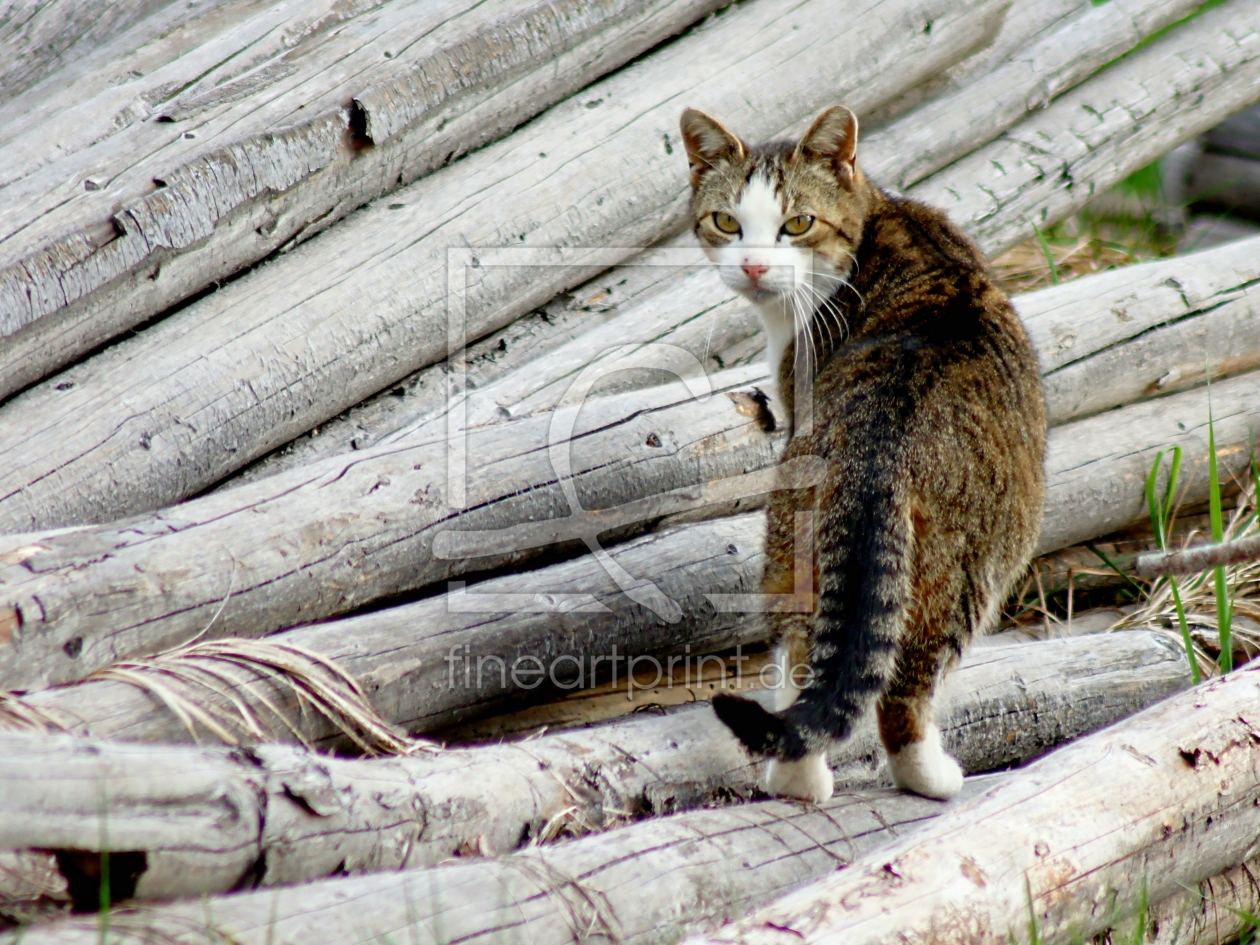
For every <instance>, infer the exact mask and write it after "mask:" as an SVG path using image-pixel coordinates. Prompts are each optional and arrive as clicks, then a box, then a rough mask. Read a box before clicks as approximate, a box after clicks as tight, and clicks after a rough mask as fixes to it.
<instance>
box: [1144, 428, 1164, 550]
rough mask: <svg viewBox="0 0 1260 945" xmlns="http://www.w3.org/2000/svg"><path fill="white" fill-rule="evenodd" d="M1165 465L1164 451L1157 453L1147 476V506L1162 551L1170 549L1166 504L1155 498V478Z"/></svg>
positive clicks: (1152, 527)
mask: <svg viewBox="0 0 1260 945" xmlns="http://www.w3.org/2000/svg"><path fill="white" fill-rule="evenodd" d="M1163 465H1164V451H1163V450H1160V451H1159V452H1158V453H1156V454H1155V462H1154V463H1152V464H1151V474H1150V475H1149V476H1147V477H1146V507H1147V509H1148V510H1149V512H1150V515H1151V530H1152V531H1153V532H1154V533H1155V541H1156V542H1157V543H1158V544H1159V550H1160V551H1167V550H1168V543H1167V542H1166V541H1165V540H1164V506H1163V503H1161V502H1160V501H1159V500H1158V499H1156V498H1155V480H1156V479H1158V478H1159V469H1160V467H1161V466H1163Z"/></svg>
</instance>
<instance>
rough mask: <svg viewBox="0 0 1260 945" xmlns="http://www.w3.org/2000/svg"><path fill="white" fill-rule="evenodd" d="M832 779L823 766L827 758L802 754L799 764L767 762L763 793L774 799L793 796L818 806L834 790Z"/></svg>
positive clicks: (825, 766) (821, 753) (797, 762)
mask: <svg viewBox="0 0 1260 945" xmlns="http://www.w3.org/2000/svg"><path fill="white" fill-rule="evenodd" d="M835 786H836V785H835V778H833V777H832V775H831V769H830V768H828V767H827V755H826V753H823V752H820V753H818V754H816V755H806V756H805V757H804V758H802V759H801V760H800V761H780V760H779V759H778V758H774V759H771V761H770V764H769V766H768V767H767V768H766V792H767V793H769V794H774V795H776V796H778V797H797V798H800V799H801V800H803V801H813V802H814V803H815V804H821V803H822V802H823V801H825V800H827V798H829V797H831V794H832V792H833V791H834V790H835Z"/></svg>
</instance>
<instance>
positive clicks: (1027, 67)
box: [867, 0, 1202, 190]
mask: <svg viewBox="0 0 1260 945" xmlns="http://www.w3.org/2000/svg"><path fill="white" fill-rule="evenodd" d="M1201 5H1202V4H1201V2H1200V0H1128V2H1111V3H1107V4H1105V5H1103V6H1095V7H1091V8H1086V10H1085V11H1084V13H1083V14H1082V15H1080V16H1078V17H1076V18H1074V19H1073V20H1071V21H1069V22H1067V23H1065V24H1063V25H1062V26H1061V27H1060V28H1059V29H1057V30H1055V31H1054V32H1052V33H1050V34H1049V35H1048V36H1043V37H1040V38H1038V40H1037V41H1035V42H1034V43H1032V44H1030V45H1029V46H1028V47H1027V48H1025V49H1021V50H1019V51H1018V52H1017V53H1015V54H1014V55H1012V56H1011V57H1010V59H1009V60H1007V61H1006V62H1003V63H1001V64H1000V65H998V66H997V67H996V68H994V69H993V70H991V71H989V72H986V73H985V74H983V75H980V76H977V77H975V78H974V79H973V80H972V81H971V83H969V84H968V85H967V86H966V87H965V88H962V89H958V90H956V91H954V92H952V93H950V94H946V95H943V96H941V97H939V98H935V99H933V100H931V101H930V102H928V103H926V104H925V105H923V106H921V107H920V108H919V109H917V110H916V111H913V112H911V113H910V114H909V115H908V116H906V117H907V119H909V120H902V121H899V122H897V123H896V125H894V126H893V127H891V128H888V129H885V130H882V131H877V132H876V133H875V134H874V135H872V136H870V137H869V138H867V147H868V148H869V149H870V151H871V153H873V154H874V155H876V158H875V160H874V161H873V162H872V163H871V164H870V165H869V167H868V170H869V172H870V173H871V174H872V175H873V176H874V177H875V179H876V180H879V181H880V182H881V183H883V184H885V185H886V186H888V187H892V188H894V189H897V190H904V189H906V188H908V187H910V186H911V185H912V184H916V183H918V182H919V181H921V180H923V179H924V178H925V177H927V176H929V175H930V174H933V173H935V172H936V171H939V170H940V169H941V168H943V167H945V166H946V165H947V164H950V163H951V162H953V161H955V160H957V159H959V158H961V157H963V156H964V155H966V154H970V153H971V152H972V151H975V150H976V149H977V148H979V147H982V146H983V145H986V144H988V143H989V142H990V141H992V140H993V139H994V138H996V137H997V136H998V135H999V134H1001V133H1002V132H1004V131H1006V129H1008V128H1010V127H1011V126H1012V125H1014V124H1015V123H1016V122H1017V121H1019V120H1021V119H1023V118H1024V117H1025V116H1027V115H1028V114H1030V113H1034V112H1036V111H1038V110H1040V109H1042V108H1045V107H1046V106H1047V105H1049V104H1050V102H1052V101H1053V100H1054V99H1055V98H1057V97H1058V96H1059V95H1062V94H1063V93H1064V92H1065V91H1067V90H1068V89H1071V88H1072V87H1073V86H1075V85H1077V84H1078V83H1080V82H1081V81H1082V80H1084V79H1086V78H1088V77H1089V76H1090V75H1092V74H1093V73H1094V72H1096V71H1097V70H1098V69H1100V68H1102V67H1104V66H1106V65H1108V64H1109V63H1111V62H1112V61H1114V60H1116V59H1118V58H1119V57H1120V56H1122V55H1124V54H1125V53H1127V52H1128V51H1129V50H1131V49H1132V48H1133V47H1134V46H1136V45H1137V44H1138V43H1140V42H1141V41H1142V40H1144V39H1146V38H1147V37H1148V36H1150V35H1151V34H1153V33H1154V32H1156V31H1157V30H1160V29H1163V28H1164V27H1166V26H1169V25H1170V24H1172V23H1175V22H1176V21H1177V20H1180V19H1181V18H1182V17H1184V16H1186V15H1188V14H1190V13H1192V12H1194V11H1195V10H1197V9H1198V8H1199V7H1200V6H1201ZM978 102H979V103H983V104H980V105H979V106H978V107H977V103H978Z"/></svg>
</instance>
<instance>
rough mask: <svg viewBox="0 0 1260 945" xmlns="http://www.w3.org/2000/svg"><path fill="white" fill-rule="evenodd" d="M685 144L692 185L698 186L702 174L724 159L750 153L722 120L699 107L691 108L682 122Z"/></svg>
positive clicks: (684, 113) (740, 157)
mask: <svg viewBox="0 0 1260 945" xmlns="http://www.w3.org/2000/svg"><path fill="white" fill-rule="evenodd" d="M679 124H680V126H681V128H682V139H683V146H684V147H686V149H687V161H688V162H689V163H690V164H691V186H692V187H693V188H695V187H697V186H699V184H700V178H701V177H703V176H704V174H705V171H708V170H710V169H711V168H713V167H714V166H716V165H717V164H718V163H719V162H721V161H723V160H741V159H743V158H744V157H745V156H746V155H747V154H748V148H747V147H745V145H744V142H742V141H740V140H739V138H737V137H735V135H733V134H731V132H730V131H728V130H727V129H726V126H725V125H723V124H722V123H721V122H720V121H718V120H717V119H716V118H714V117H713V116H712V115H706V114H705V113H704V112H702V111H700V109H698V108H688V109H686V110H685V111H684V112H683V113H682V120H681V122H680V123H679Z"/></svg>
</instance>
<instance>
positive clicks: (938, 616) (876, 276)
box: [682, 106, 1046, 801]
mask: <svg viewBox="0 0 1260 945" xmlns="http://www.w3.org/2000/svg"><path fill="white" fill-rule="evenodd" d="M682 135H683V140H684V142H685V144H686V149H687V157H688V159H689V161H690V164H691V187H692V200H691V210H692V218H693V219H692V223H693V228H694V231H695V234H696V237H697V238H698V239H699V241H700V244H701V245H702V246H703V247H704V249H705V251H706V252H707V254H708V256H709V258H710V259H711V260H712V261H713V262H714V263H716V265H717V267H718V271H719V274H720V276H721V278H722V279H723V281H724V282H725V283H726V284H727V285H728V286H730V287H731V288H732V289H734V290H735V291H737V292H738V293H740V294H741V295H742V296H744V297H745V298H747V299H748V300H749V301H750V302H751V303H752V304H753V306H754V307H755V308H756V310H757V311H758V312H759V314H760V315H761V318H762V320H763V322H764V325H765V332H766V339H767V348H768V352H769V357H770V360H771V366H772V369H773V368H776V367H777V370H778V383H779V393H780V397H781V399H782V400H783V401H784V403H785V404H786V406H787V408H788V411H789V413H792V414H793V415H794V416H795V418H796V423H797V426H796V427H795V428H794V429H793V434H792V439H791V441H790V443H789V446H788V448H787V453H786V457H787V458H791V457H794V456H806V455H814V456H821V457H823V458H824V459H825V460H826V462H827V473H826V476H825V478H824V480H823V481H822V483H821V484H820V485H818V486H816V487H814V488H811V489H804V490H794V491H779V492H776V493H774V494H773V495H772V496H771V499H770V504H769V532H768V535H767V565H766V573H765V577H764V580H763V586H762V590H763V592H764V593H766V594H791V593H792V592H793V588H794V587H796V586H797V585H796V582H795V575H794V560H795V557H794V534H795V522H796V520H797V515H798V513H801V512H809V513H812V515H813V520H814V548H815V553H814V554H815V556H814V575H813V581H814V583H813V584H812V585H811V586H812V587H813V588H816V592H815V593H814V595H813V598H812V612H808V613H792V612H787V611H789V610H791V609H792V608H779V610H778V612H774V613H771V614H770V617H769V619H770V624H771V629H772V630H773V632H774V634H775V636H776V637H777V639H778V641H779V659H780V667H781V671H783V672H784V675H785V676H787V677H788V678H787V679H786V680H785V683H784V685H783V686H782V688H781V689H780V691H779V698H778V705H777V708H778V711H777V712H769V711H767V710H766V709H763V708H762V707H761V706H760V705H759V704H758V703H756V702H753V701H751V700H748V699H743V698H739V697H736V696H732V695H720V696H719V697H718V698H716V699H715V700H714V702H713V707H714V709H715V710H716V711H717V714H718V716H719V717H720V718H721V719H722V721H723V722H725V723H726V725H727V726H728V727H729V728H730V729H731V730H732V731H733V732H734V733H735V735H736V736H738V737H739V739H740V740H741V741H742V742H743V743H744V745H745V746H747V748H748V749H749V750H750V751H752V752H754V753H756V754H760V755H768V756H770V758H771V761H770V764H769V766H768V768H767V784H766V786H767V789H768V790H769V791H770V792H771V793H773V794H784V795H789V796H795V797H801V798H806V799H810V800H814V801H822V800H825V799H826V798H828V797H830V796H831V793H832V789H833V781H832V775H831V771H830V769H829V768H828V766H827V760H826V759H827V748H828V746H829V745H830V744H831V742H832V741H833V740H836V739H843V738H845V737H846V736H847V735H848V734H849V733H850V732H851V731H852V729H853V725H854V723H855V722H856V721H857V720H858V719H859V718H860V717H861V716H862V715H863V714H864V713H865V712H866V711H867V710H868V708H869V707H870V705H871V704H872V703H875V704H876V709H877V712H878V721H879V731H880V735H881V738H882V739H883V743H884V746H885V748H886V749H887V752H888V765H889V769H890V771H891V774H892V777H893V780H894V781H895V782H896V784H897V785H898V786H899V787H902V788H906V789H909V790H911V791H915V792H916V793H919V794H922V795H925V796H927V797H935V798H948V797H952V796H953V795H954V794H956V793H957V792H958V791H959V789H960V788H961V787H962V770H961V769H960V768H959V766H958V763H957V761H955V760H954V759H953V758H952V757H950V756H949V755H947V754H946V753H945V751H944V749H943V747H942V745H941V735H940V731H939V729H938V728H937V726H936V725H935V723H934V721H933V714H932V695H933V691H934V690H935V688H936V686H937V683H938V682H939V681H940V680H941V678H942V677H943V675H944V674H945V673H946V672H947V671H948V670H949V669H950V668H951V667H952V666H953V664H954V663H956V662H957V660H958V658H959V657H960V656H961V655H962V653H963V651H964V649H965V648H966V647H967V645H968V644H969V643H970V642H971V640H972V639H974V638H975V637H976V635H977V634H981V633H984V632H986V631H987V630H989V629H990V628H991V627H992V626H993V624H994V623H995V621H996V618H997V614H998V611H999V608H1000V606H1001V604H1002V602H1003V600H1004V599H1005V598H1006V596H1007V594H1008V593H1009V592H1010V591H1011V589H1012V587H1013V585H1014V583H1015V581H1016V580H1017V579H1018V578H1019V577H1020V576H1021V574H1022V573H1023V572H1024V570H1025V568H1026V567H1027V565H1028V560H1029V557H1030V556H1031V554H1032V552H1033V549H1034V546H1035V544H1036V540H1037V533H1038V530H1039V528H1040V525H1041V512H1042V497H1043V492H1044V478H1045V476H1044V470H1043V465H1044V464H1043V459H1044V452H1045V438H1046V416H1045V406H1044V402H1043V398H1042V389H1041V374H1040V372H1039V370H1038V368H1037V359H1036V355H1035V354H1034V352H1033V349H1032V346H1031V345H1030V343H1029V341H1028V338H1027V336H1026V335H1025V333H1024V329H1023V326H1022V325H1021V324H1020V321H1019V318H1018V317H1017V316H1016V314H1015V311H1014V309H1013V308H1012V306H1011V303H1010V300H1009V299H1008V298H1007V297H1006V295H1005V294H1004V293H1003V292H1002V290H1001V289H1000V288H998V286H997V285H996V284H995V283H994V279H993V276H992V275H991V274H990V272H989V270H988V267H987V265H986V263H985V261H984V258H983V257H982V256H981V254H980V251H979V250H978V249H977V247H976V246H975V245H974V244H973V243H972V242H971V241H970V240H969V239H968V238H967V237H966V236H964V235H963V234H962V232H960V231H959V229H958V228H957V227H955V226H954V225H953V224H951V223H950V222H949V220H948V219H947V218H946V216H945V215H944V214H943V213H941V212H939V211H937V210H934V209H932V208H930V207H927V206H925V205H923V204H921V203H917V202H915V201H913V200H909V199H906V198H904V197H901V196H897V195H894V194H892V193H889V192H887V191H884V190H882V189H881V188H880V187H879V186H878V185H876V184H875V183H873V182H872V181H870V180H868V179H867V178H866V177H865V176H864V175H863V173H862V171H861V170H860V169H859V168H858V166H857V163H856V160H855V157H856V149H857V119H856V117H855V116H854V115H853V113H852V112H851V111H849V110H848V109H847V108H844V107H843V106H836V107H832V108H829V109H827V110H825V111H824V112H822V114H820V115H819V116H818V118H817V119H815V121H814V123H813V124H812V125H811V126H810V128H809V130H808V131H807V132H805V135H804V136H803V137H802V138H801V139H800V140H799V141H778V140H776V141H770V142H767V143H765V144H759V145H756V146H750V145H748V144H746V143H745V142H743V141H741V140H740V139H739V138H738V137H736V136H735V135H734V134H732V133H731V132H730V131H728V130H727V129H726V128H725V127H723V126H722V125H721V124H720V123H719V122H718V121H716V120H715V119H714V118H712V117H710V116H709V115H706V114H704V113H703V112H700V111H697V110H695V109H687V110H686V111H685V112H684V113H683V116H682ZM802 381H806V382H808V383H805V384H802V383H801V382H802ZM811 387H812V391H811ZM798 391H805V392H808V393H811V396H810V399H809V401H808V403H799V404H798V403H796V400H797V398H799V397H800V394H798V393H797V392H798ZM804 406H808V407H810V410H809V411H808V416H809V422H808V425H806V423H805V422H804V419H803V418H804V416H805V414H804V413H803V412H802V409H801V408H802V407H804ZM802 609H808V608H800V607H798V608H796V610H802ZM793 668H794V669H793ZM781 678H782V677H781Z"/></svg>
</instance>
